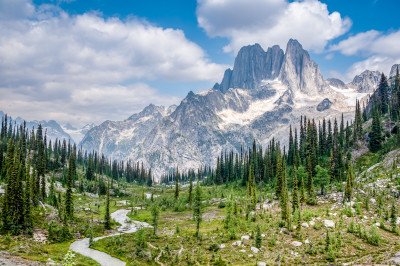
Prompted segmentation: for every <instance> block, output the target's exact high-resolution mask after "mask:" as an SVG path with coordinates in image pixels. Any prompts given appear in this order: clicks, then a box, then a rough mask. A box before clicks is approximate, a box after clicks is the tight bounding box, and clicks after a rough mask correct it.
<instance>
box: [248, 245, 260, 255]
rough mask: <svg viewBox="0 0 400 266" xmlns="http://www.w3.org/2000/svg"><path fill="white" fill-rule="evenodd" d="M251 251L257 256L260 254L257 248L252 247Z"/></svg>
mask: <svg viewBox="0 0 400 266" xmlns="http://www.w3.org/2000/svg"><path fill="white" fill-rule="evenodd" d="M250 250H251V251H252V252H253V253H255V254H257V253H258V252H260V250H259V249H258V248H256V247H251V248H250Z"/></svg>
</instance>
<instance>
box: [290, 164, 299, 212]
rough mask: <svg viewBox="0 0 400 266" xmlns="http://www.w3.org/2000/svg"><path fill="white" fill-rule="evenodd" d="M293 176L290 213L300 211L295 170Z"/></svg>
mask: <svg viewBox="0 0 400 266" xmlns="http://www.w3.org/2000/svg"><path fill="white" fill-rule="evenodd" d="M292 174H293V192H292V213H294V212H295V211H297V210H299V209H300V198H299V181H298V179H297V169H296V168H294V169H293V171H292Z"/></svg>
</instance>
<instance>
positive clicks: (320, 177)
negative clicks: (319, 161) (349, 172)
mask: <svg viewBox="0 0 400 266" xmlns="http://www.w3.org/2000/svg"><path fill="white" fill-rule="evenodd" d="M316 169H317V175H316V179H317V182H318V183H319V184H320V187H321V195H325V188H326V185H327V183H328V181H329V173H328V170H327V169H326V168H323V167H321V166H319V165H317V167H316Z"/></svg>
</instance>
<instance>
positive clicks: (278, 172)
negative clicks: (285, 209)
mask: <svg viewBox="0 0 400 266" xmlns="http://www.w3.org/2000/svg"><path fill="white" fill-rule="evenodd" d="M283 176H284V170H283V160H282V156H281V155H280V154H279V155H278V157H277V162H276V197H277V198H278V199H280V198H281V194H282V189H283V184H282V182H283Z"/></svg>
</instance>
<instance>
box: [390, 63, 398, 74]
mask: <svg viewBox="0 0 400 266" xmlns="http://www.w3.org/2000/svg"><path fill="white" fill-rule="evenodd" d="M397 71H399V72H400V64H394V65H393V66H392V68H391V69H390V74H389V77H394V76H396V73H397Z"/></svg>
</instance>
